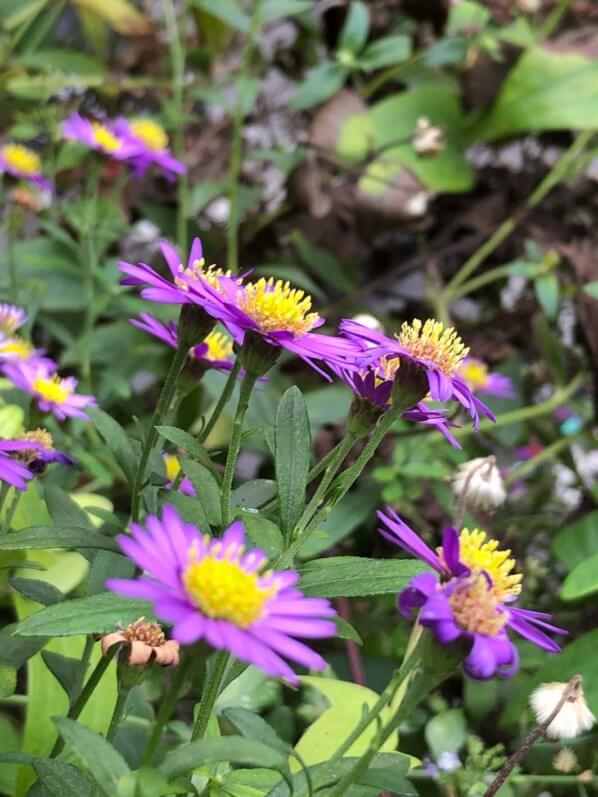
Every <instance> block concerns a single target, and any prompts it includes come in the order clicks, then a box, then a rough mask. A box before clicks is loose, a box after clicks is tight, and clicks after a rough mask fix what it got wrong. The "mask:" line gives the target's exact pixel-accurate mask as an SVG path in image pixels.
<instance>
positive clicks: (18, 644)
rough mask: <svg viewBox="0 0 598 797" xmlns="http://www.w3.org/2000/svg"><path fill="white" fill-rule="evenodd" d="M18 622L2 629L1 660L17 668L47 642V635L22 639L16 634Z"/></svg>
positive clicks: (0, 636) (0, 641) (0, 635)
mask: <svg viewBox="0 0 598 797" xmlns="http://www.w3.org/2000/svg"><path fill="white" fill-rule="evenodd" d="M16 627H17V623H11V624H10V625H5V626H4V628H2V629H0V662H6V663H7V664H11V665H12V666H13V667H14V668H15V669H16V670H18V669H19V667H22V666H23V664H25V662H26V661H27V659H29V658H31V656H35V654H36V653H38V652H39V651H40V650H41V649H42V648H43V646H44V645H45V644H46V642H47V639H48V638H47V637H45V636H42V637H36V638H35V639H22V638H20V637H18V636H14V631H15V630H16Z"/></svg>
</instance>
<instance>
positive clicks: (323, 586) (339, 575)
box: [299, 556, 427, 598]
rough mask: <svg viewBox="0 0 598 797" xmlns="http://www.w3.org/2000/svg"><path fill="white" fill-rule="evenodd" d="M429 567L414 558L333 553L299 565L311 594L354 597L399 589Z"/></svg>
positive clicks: (395, 591) (306, 588)
mask: <svg viewBox="0 0 598 797" xmlns="http://www.w3.org/2000/svg"><path fill="white" fill-rule="evenodd" d="M426 569H427V568H426V567H425V566H424V565H423V564H421V563H420V562H418V561H415V560H413V559H366V558H365V557H360V556H331V557H328V558H326V559H317V560H316V561H314V562H308V563H307V564H305V565H303V566H302V567H300V568H299V572H300V573H301V590H302V591H303V592H304V593H305V594H306V595H309V596H311V597H318V598H343V597H346V598H350V597H357V596H363V595H386V594H395V593H399V592H400V591H401V590H402V589H404V588H405V587H406V586H407V585H408V584H409V582H410V581H411V579H412V578H413V577H414V576H416V575H418V574H419V573H423V572H424V571H425V570H426Z"/></svg>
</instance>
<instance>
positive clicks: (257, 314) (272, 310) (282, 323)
mask: <svg viewBox="0 0 598 797" xmlns="http://www.w3.org/2000/svg"><path fill="white" fill-rule="evenodd" d="M239 298H240V300H239V306H240V308H241V310H243V312H244V313H247V315H248V316H249V317H250V318H252V319H253V320H254V321H255V322H256V323H257V325H258V327H259V328H260V330H261V331H262V332H291V333H292V334H293V335H294V336H295V337H300V336H301V335H305V334H307V333H308V332H309V331H310V330H311V329H313V327H314V325H315V324H316V323H317V322H318V321H319V319H320V316H319V315H318V314H317V313H310V312H309V311H310V310H311V296H307V295H306V294H305V293H304V292H303V291H301V290H297V289H296V288H291V286H290V284H289V283H288V282H283V281H282V280H276V281H275V280H274V278H273V277H270V278H269V279H264V278H263V277H262V278H261V279H259V280H258V281H257V282H250V283H248V284H247V285H246V286H245V289H244V290H243V291H242V292H240V294H239Z"/></svg>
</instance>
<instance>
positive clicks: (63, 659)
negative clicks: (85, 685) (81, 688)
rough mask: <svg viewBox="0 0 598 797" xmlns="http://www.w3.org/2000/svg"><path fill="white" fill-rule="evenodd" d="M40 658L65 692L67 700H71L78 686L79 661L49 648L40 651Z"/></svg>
mask: <svg viewBox="0 0 598 797" xmlns="http://www.w3.org/2000/svg"><path fill="white" fill-rule="evenodd" d="M42 659H43V660H44V664H45V665H46V667H47V668H48V669H49V670H50V672H51V673H52V675H53V676H54V678H56V680H57V681H58V683H59V684H60V686H62V688H63V689H64V691H65V692H66V693H67V695H68V697H69V701H71V700H73V698H74V697H75V691H76V687H77V686H78V679H79V673H80V670H81V662H80V661H79V660H78V659H74V658H72V657H71V656H63V655H62V654H61V653H54V652H53V651H51V650H44V651H42Z"/></svg>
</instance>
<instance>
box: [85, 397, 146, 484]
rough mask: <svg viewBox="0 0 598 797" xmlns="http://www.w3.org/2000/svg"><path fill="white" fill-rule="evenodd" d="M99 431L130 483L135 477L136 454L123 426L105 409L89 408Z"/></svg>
mask: <svg viewBox="0 0 598 797" xmlns="http://www.w3.org/2000/svg"><path fill="white" fill-rule="evenodd" d="M89 414H90V416H91V419H92V420H93V422H94V424H95V426H96V428H97V430H98V432H99V433H100V434H101V435H102V437H103V438H104V440H105V441H106V444H107V445H108V447H109V448H110V450H111V451H112V453H113V454H114V456H115V458H116V461H117V462H118V464H119V465H120V467H121V468H122V469H123V472H124V474H125V476H126V477H127V479H128V480H129V483H130V484H132V483H133V481H134V479H135V456H134V453H133V450H132V448H131V441H130V439H129V437H128V436H127V434H126V432H125V430H124V429H123V428H122V426H121V425H120V424H119V423H117V422H116V421H115V420H114V418H112V417H111V416H110V415H108V413H106V412H103V410H99V409H92V410H89Z"/></svg>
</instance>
